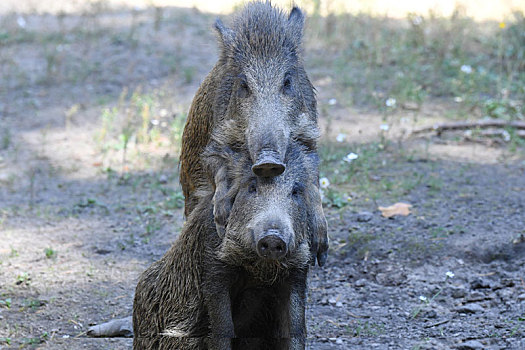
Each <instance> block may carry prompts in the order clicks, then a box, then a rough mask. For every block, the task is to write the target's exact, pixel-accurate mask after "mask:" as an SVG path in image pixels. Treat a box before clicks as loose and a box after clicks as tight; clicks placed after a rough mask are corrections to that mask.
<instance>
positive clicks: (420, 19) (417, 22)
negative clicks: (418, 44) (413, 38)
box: [412, 16, 423, 26]
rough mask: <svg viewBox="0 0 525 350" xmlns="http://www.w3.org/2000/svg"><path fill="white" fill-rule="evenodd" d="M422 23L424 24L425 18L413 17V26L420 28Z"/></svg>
mask: <svg viewBox="0 0 525 350" xmlns="http://www.w3.org/2000/svg"><path fill="white" fill-rule="evenodd" d="M421 23H423V17H421V16H414V17H412V24H413V25H415V26H418V25H420V24H421Z"/></svg>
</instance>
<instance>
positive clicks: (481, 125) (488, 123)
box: [412, 119, 525, 135]
mask: <svg viewBox="0 0 525 350" xmlns="http://www.w3.org/2000/svg"><path fill="white" fill-rule="evenodd" d="M506 127H510V128H516V129H519V130H525V122H521V121H505V120H497V119H489V120H478V121H473V122H455V123H443V124H434V125H432V126H427V127H424V128H421V129H416V130H413V131H412V135H414V134H422V133H426V132H436V133H437V134H438V135H440V134H441V133H442V132H443V131H447V130H466V129H476V128H478V129H485V128H506Z"/></svg>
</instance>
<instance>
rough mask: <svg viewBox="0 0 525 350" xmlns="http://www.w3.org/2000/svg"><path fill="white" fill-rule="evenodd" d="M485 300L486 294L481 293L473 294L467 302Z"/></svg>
mask: <svg viewBox="0 0 525 350" xmlns="http://www.w3.org/2000/svg"><path fill="white" fill-rule="evenodd" d="M485 299H486V296H485V294H483V293H481V292H472V293H470V295H469V296H468V298H467V301H469V302H473V301H482V300H485Z"/></svg>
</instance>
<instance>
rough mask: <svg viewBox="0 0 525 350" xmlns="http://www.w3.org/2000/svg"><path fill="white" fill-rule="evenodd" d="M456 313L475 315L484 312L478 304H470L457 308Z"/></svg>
mask: <svg viewBox="0 0 525 350" xmlns="http://www.w3.org/2000/svg"><path fill="white" fill-rule="evenodd" d="M456 311H457V312H459V313H462V314H475V313H477V312H484V311H485V309H484V308H483V307H482V306H481V305H479V304H476V303H471V304H466V305H463V306H460V307H458V308H457V309H456Z"/></svg>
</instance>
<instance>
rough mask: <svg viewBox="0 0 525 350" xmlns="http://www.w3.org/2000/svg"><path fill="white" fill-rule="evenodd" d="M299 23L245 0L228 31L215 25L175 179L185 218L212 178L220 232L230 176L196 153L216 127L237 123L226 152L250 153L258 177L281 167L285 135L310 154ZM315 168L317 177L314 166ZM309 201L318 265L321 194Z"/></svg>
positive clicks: (310, 110)
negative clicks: (216, 47)
mask: <svg viewBox="0 0 525 350" xmlns="http://www.w3.org/2000/svg"><path fill="white" fill-rule="evenodd" d="M303 26H304V16H303V14H302V12H301V10H299V9H298V8H297V7H294V8H293V9H292V10H291V12H290V13H289V15H288V16H286V15H285V14H284V13H283V12H282V11H280V10H278V9H276V8H273V7H272V6H271V4H270V3H269V2H261V1H256V2H252V3H249V4H248V5H247V6H246V7H245V8H244V10H243V11H242V12H241V13H240V14H239V15H238V16H237V17H235V19H234V21H233V26H232V28H228V27H226V26H225V25H223V23H222V22H221V21H220V20H217V22H216V24H215V28H216V30H217V32H218V36H219V44H220V57H219V60H218V62H217V64H216V65H215V67H214V68H213V69H212V71H211V72H210V73H209V75H208V76H207V77H206V79H205V80H204V82H203V83H202V85H201V86H200V88H199V90H198V91H197V94H196V95H195V98H194V100H193V103H192V106H191V108H190V111H189V114H188V120H187V122H186V126H185V128H184V133H183V136H182V152H181V156H180V170H181V171H180V181H181V185H182V189H183V192H184V196H185V214H186V216H189V214H190V213H191V212H192V211H193V209H194V208H195V206H196V204H197V195H196V193H197V190H198V189H199V188H200V187H202V186H204V187H206V186H207V184H208V183H210V182H211V184H212V186H213V188H214V191H216V196H215V198H214V203H215V208H214V210H215V213H214V214H215V222H216V225H217V230H218V233H219V235H221V236H222V234H223V233H224V231H225V228H226V225H227V221H228V217H229V213H230V208H231V203H230V202H229V200H227V198H226V194H227V193H228V191H229V188H230V184H231V181H232V179H231V178H227V177H226V175H225V174H226V170H225V169H224V168H222V167H221V164H220V163H215V164H214V163H210V164H208V165H207V166H205V164H204V161H203V157H202V155H203V151H204V149H205V147H206V146H208V145H209V143H210V138H211V134H212V133H216V130H217V128H219V127H220V126H221V125H222V124H224V123H226V122H230V123H234V124H235V126H236V128H235V131H236V132H237V134H235V135H232V134H223V135H221V136H222V137H223V138H225V139H227V140H228V143H229V144H233V145H234V147H231V148H230V150H231V151H233V152H247V153H248V155H249V158H250V159H251V161H252V165H251V169H252V171H253V173H254V174H255V175H257V176H261V177H272V176H277V175H279V174H281V173H282V172H283V171H284V170H285V167H286V166H287V164H286V163H285V162H284V158H285V154H286V152H287V147H288V144H289V143H290V140H294V141H295V142H298V143H301V144H303V145H304V146H305V149H306V150H307V151H309V152H310V151H314V152H315V151H316V148H317V139H318V136H319V128H318V125H317V107H316V100H315V93H314V88H313V86H312V84H311V83H310V81H309V79H308V76H307V74H306V72H305V69H304V67H303V63H302V60H301V56H300V51H301V40H302V33H303ZM230 130H232V128H230ZM237 139H239V140H240V143H236V142H237ZM236 144H237V145H242V147H244V149H239V148H238V147H236V146H235V145H236ZM313 171H314V173H315V174H318V169H317V168H316V169H313ZM316 186H317V185H316ZM309 203H310V205H311V207H310V208H309V210H308V213H309V223H310V225H309V236H310V240H311V249H312V253H313V255H314V256H317V260H318V262H319V265H323V264H324V262H325V260H326V256H327V250H328V241H327V234H326V231H327V230H326V220H325V218H324V214H323V209H322V203H321V198H320V195H319V193H317V195H316V196H315V197H314V198H311V201H310V202H309ZM313 262H315V260H313Z"/></svg>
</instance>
